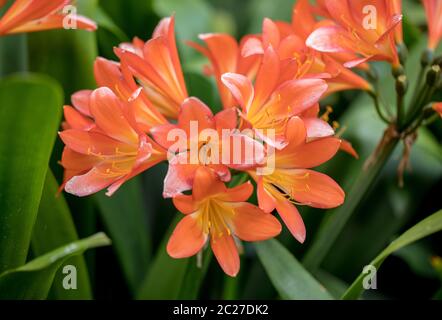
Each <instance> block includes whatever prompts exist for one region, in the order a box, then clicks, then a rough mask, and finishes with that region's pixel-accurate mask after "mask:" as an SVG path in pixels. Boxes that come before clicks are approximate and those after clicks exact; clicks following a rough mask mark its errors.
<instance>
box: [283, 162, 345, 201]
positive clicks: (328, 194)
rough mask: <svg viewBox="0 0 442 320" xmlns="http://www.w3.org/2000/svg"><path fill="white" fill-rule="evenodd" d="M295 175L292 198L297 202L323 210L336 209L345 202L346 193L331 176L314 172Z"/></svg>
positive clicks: (295, 171)
mask: <svg viewBox="0 0 442 320" xmlns="http://www.w3.org/2000/svg"><path fill="white" fill-rule="evenodd" d="M293 173H294V174H293V178H294V179H293V189H292V190H293V191H292V192H291V196H292V197H293V199H295V200H296V201H297V202H299V203H302V204H304V205H308V206H311V207H314V208H321V209H329V208H335V207H337V206H340V205H341V204H342V203H343V202H344V198H345V193H344V191H343V190H342V189H341V187H340V186H339V185H338V184H337V183H336V182H335V181H334V180H333V179H332V178H330V177H329V176H327V175H325V174H323V173H319V172H316V171H312V170H294V171H293Z"/></svg>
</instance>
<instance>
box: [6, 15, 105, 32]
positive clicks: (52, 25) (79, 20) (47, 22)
mask: <svg viewBox="0 0 442 320" xmlns="http://www.w3.org/2000/svg"><path fill="white" fill-rule="evenodd" d="M66 19H67V16H66V15H63V14H52V15H49V16H47V17H44V18H42V19H38V20H33V21H29V22H27V23H24V24H22V25H19V26H17V27H15V28H13V29H10V30H8V33H11V34H12V33H24V32H35V31H44V30H52V29H62V28H64V23H65V21H66ZM68 19H69V23H70V25H72V26H74V25H75V29H82V30H87V31H95V30H97V25H96V23H95V22H94V21H92V20H91V19H89V18H86V17H83V16H80V15H75V16H72V17H69V18H68Z"/></svg>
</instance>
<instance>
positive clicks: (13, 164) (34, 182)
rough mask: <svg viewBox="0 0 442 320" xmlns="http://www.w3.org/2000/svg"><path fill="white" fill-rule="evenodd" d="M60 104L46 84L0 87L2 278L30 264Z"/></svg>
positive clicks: (18, 81) (34, 81)
mask: <svg viewBox="0 0 442 320" xmlns="http://www.w3.org/2000/svg"><path fill="white" fill-rule="evenodd" d="M62 104H63V98H62V93H61V90H60V88H59V86H58V85H57V84H56V83H54V82H53V81H52V80H49V79H47V78H44V77H39V76H31V77H26V78H18V77H17V78H11V79H8V80H5V81H2V82H0V128H1V130H0V235H1V236H0V272H3V271H5V270H8V269H11V268H16V267H18V266H21V265H22V264H24V263H25V261H26V256H27V253H28V249H29V245H30V241H31V234H32V229H33V227H34V223H35V220H36V217H37V211H38V205H39V202H40V198H41V194H42V191H43V185H44V181H45V176H46V171H47V168H48V163H49V158H50V154H51V150H52V146H53V144H54V141H55V138H56V136H57V129H58V125H59V121H60V111H61V108H60V106H61V105H62Z"/></svg>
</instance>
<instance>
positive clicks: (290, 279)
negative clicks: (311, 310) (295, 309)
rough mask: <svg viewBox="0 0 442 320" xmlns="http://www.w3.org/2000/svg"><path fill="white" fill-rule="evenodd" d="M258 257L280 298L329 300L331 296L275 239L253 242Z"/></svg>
mask: <svg viewBox="0 0 442 320" xmlns="http://www.w3.org/2000/svg"><path fill="white" fill-rule="evenodd" d="M255 248H256V251H257V253H258V257H259V259H260V260H261V262H262V264H263V266H264V268H265V269H266V272H267V274H268V275H269V277H270V280H271V281H272V283H273V285H274V286H275V288H276V290H278V292H279V294H280V295H281V298H283V299H290V300H313V299H315V300H316V299H317V300H330V299H333V298H332V296H331V295H330V294H329V293H328V292H327V290H326V289H325V288H324V287H323V286H322V285H321V284H320V283H318V282H317V281H316V280H315V278H314V277H313V276H312V275H311V274H310V273H308V272H307V271H306V270H305V269H304V267H303V266H302V265H301V264H300V263H299V262H298V260H296V259H295V257H293V255H292V254H291V253H290V252H289V251H288V250H287V249H286V248H284V246H282V245H281V244H280V243H279V242H278V241H277V240H274V239H272V240H268V241H264V242H258V243H256V244H255Z"/></svg>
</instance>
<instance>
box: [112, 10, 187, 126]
mask: <svg viewBox="0 0 442 320" xmlns="http://www.w3.org/2000/svg"><path fill="white" fill-rule="evenodd" d="M174 26H175V19H174V17H169V18H164V19H163V20H161V22H160V23H159V24H158V26H157V27H156V29H155V31H154V33H153V36H152V39H151V40H149V41H147V42H146V43H145V44H144V45H142V44H141V43H140V40H139V39H137V38H136V39H134V42H133V44H132V45H129V44H123V45H122V46H121V47H120V48H117V49H115V52H116V54H117V56H118V57H119V58H120V60H121V63H122V64H123V65H126V66H127V67H128V69H129V70H130V71H131V73H132V74H133V75H134V76H135V78H136V79H137V80H138V81H139V82H140V83H141V84H142V85H143V87H144V88H145V90H146V92H147V94H148V96H149V99H150V100H151V101H152V103H153V104H154V106H155V107H156V108H158V110H159V111H160V112H161V113H162V114H163V115H164V116H166V117H168V118H171V119H176V118H177V117H178V114H179V111H180V106H181V104H182V103H183V101H184V100H185V99H186V98H187V97H188V94H187V89H186V85H185V83H184V76H183V72H182V70H181V64H180V60H179V56H178V51H177V47H176V42H175V31H174Z"/></svg>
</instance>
